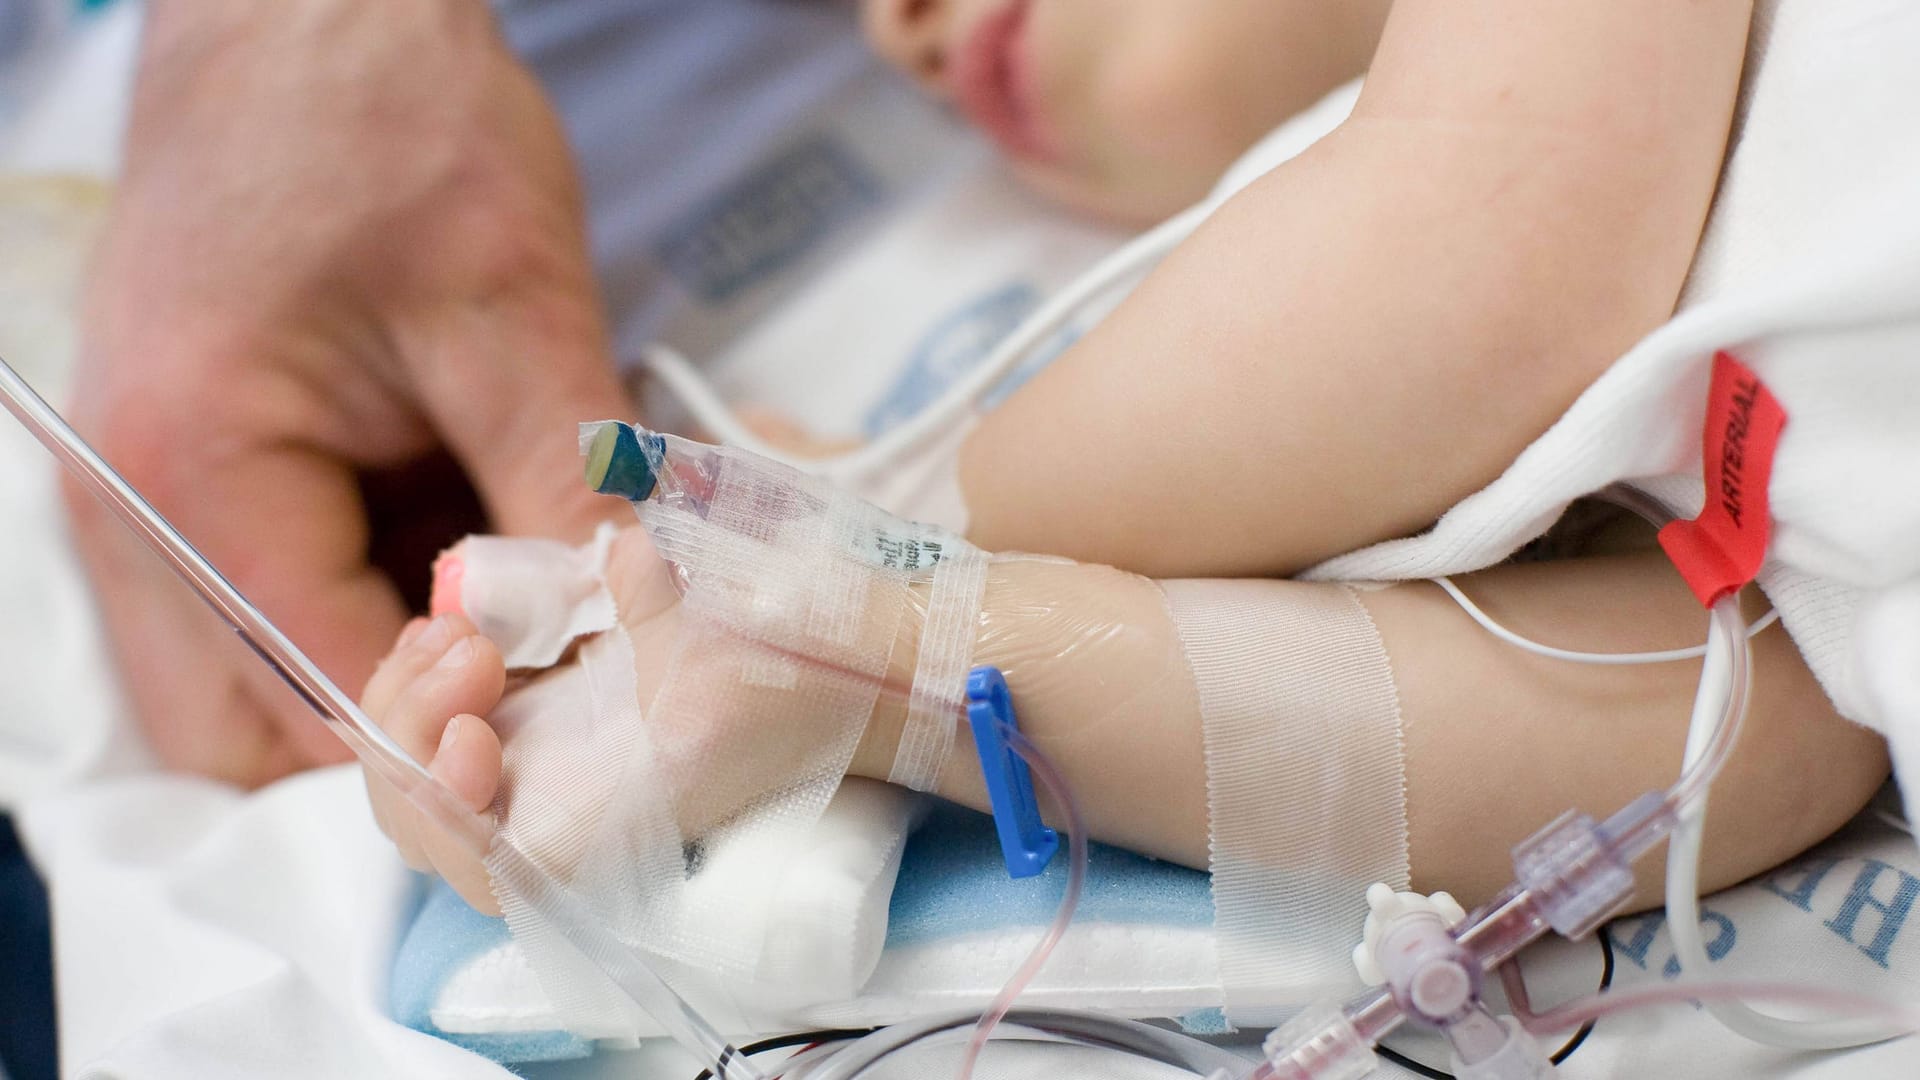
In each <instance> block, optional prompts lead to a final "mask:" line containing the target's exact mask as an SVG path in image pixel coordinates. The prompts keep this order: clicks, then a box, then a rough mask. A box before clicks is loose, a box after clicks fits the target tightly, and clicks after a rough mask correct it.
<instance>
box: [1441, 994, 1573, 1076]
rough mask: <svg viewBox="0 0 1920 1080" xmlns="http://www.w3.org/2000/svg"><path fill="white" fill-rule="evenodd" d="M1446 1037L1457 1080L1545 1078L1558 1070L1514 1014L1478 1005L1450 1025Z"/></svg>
mask: <svg viewBox="0 0 1920 1080" xmlns="http://www.w3.org/2000/svg"><path fill="white" fill-rule="evenodd" d="M1447 1041H1448V1043H1449V1044H1451V1045H1452V1047H1453V1061H1452V1065H1453V1075H1454V1076H1455V1077H1457V1078H1458V1080H1546V1078H1548V1077H1551V1076H1553V1075H1554V1074H1555V1070H1554V1067H1553V1062H1552V1061H1550V1060H1549V1059H1548V1058H1547V1055H1546V1054H1544V1053H1542V1052H1541V1050H1540V1044H1539V1043H1537V1042H1534V1040H1533V1036H1531V1035H1529V1034H1527V1030H1526V1029H1525V1028H1523V1027H1521V1026H1520V1022H1519V1021H1518V1020H1515V1019H1514V1018H1513V1017H1511V1016H1501V1017H1496V1016H1493V1015H1492V1014H1491V1013H1488V1012H1487V1011H1486V1010H1485V1009H1477V1010H1475V1011H1474V1013H1473V1014H1472V1015H1470V1016H1468V1017H1466V1018H1465V1019H1463V1020H1462V1021H1461V1022H1460V1023H1457V1024H1454V1025H1452V1026H1451V1027H1449V1028H1448V1029H1447Z"/></svg>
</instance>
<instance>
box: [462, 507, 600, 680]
mask: <svg viewBox="0 0 1920 1080" xmlns="http://www.w3.org/2000/svg"><path fill="white" fill-rule="evenodd" d="M616 533H617V530H616V529H615V528H614V526H613V525H612V524H611V523H607V524H603V525H601V526H600V528H599V530H598V531H597V532H595V533H594V537H593V540H592V541H591V542H590V543H588V544H586V545H585V546H582V547H574V546H572V545H569V544H563V543H560V542H558V541H554V540H535V539H529V538H525V537H506V536H470V537H468V538H467V539H466V540H464V541H462V542H461V544H460V545H459V547H457V548H456V549H454V551H451V552H448V553H447V554H445V555H442V556H441V558H440V560H439V562H437V563H436V564H435V572H436V574H438V573H440V572H441V571H442V568H444V567H446V566H447V565H448V564H449V562H453V561H457V562H458V563H459V564H460V565H461V570H460V573H459V577H458V581H459V587H458V589H459V596H458V604H457V610H460V611H463V612H465V613H466V615H467V616H468V617H469V618H471V619H472V620H473V623H474V625H475V626H476V627H477V628H478V629H479V631H480V633H481V634H483V635H485V636H486V637H487V638H488V639H489V640H491V641H492V642H493V643H494V644H495V645H497V646H499V648H500V653H501V659H502V660H503V661H504V662H505V664H506V666H507V668H508V669H509V670H532V669H539V668H545V667H549V666H551V665H552V664H553V663H554V662H555V661H557V660H558V659H560V657H561V655H563V654H564V653H565V652H566V650H567V648H568V647H569V646H571V645H572V644H573V643H574V642H575V641H577V640H579V639H580V638H583V637H586V636H587V635H589V634H597V633H599V632H601V631H603V630H606V629H607V628H608V627H611V626H612V625H613V623H614V610H613V597H612V596H610V595H608V593H607V590H606V589H605V588H604V587H603V585H602V576H603V575H604V574H605V572H606V565H607V553H608V551H609V550H610V549H611V548H612V546H613V538H614V536H615V535H616ZM436 602H437V601H436Z"/></svg>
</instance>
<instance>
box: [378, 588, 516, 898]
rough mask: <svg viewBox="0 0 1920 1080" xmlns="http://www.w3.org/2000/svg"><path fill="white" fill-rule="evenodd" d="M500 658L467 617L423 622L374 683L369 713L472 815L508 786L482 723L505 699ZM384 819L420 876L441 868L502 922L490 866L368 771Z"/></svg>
mask: <svg viewBox="0 0 1920 1080" xmlns="http://www.w3.org/2000/svg"><path fill="white" fill-rule="evenodd" d="M505 684H506V669H505V667H504V666H503V665H502V663H501V660H500V650H499V649H498V648H496V647H495V646H494V643H493V642H491V641H489V640H487V639H486V638H485V637H483V636H481V635H480V633H479V631H477V630H476V629H474V625H473V623H472V622H470V621H468V619H467V618H466V616H464V615H459V614H444V615H437V616H435V617H434V618H433V619H431V620H427V619H415V620H413V621H412V622H411V623H408V624H407V627H406V629H404V630H402V631H401V632H400V639H399V641H398V642H396V643H395V644H394V647H393V651H392V652H390V653H388V654H387V657H386V659H384V660H382V661H381V662H380V666H379V668H378V669H377V670H376V671H375V672H374V674H373V678H372V679H371V680H369V681H368V683H367V689H366V693H365V694H363V695H362V697H361V706H362V707H363V708H364V709H365V710H366V712H367V715H368V716H370V717H371V718H372V719H373V721H374V722H375V723H377V724H379V725H380V726H381V727H382V728H383V729H385V730H386V732H387V733H388V734H389V735H391V736H393V738H394V739H395V741H397V742H399V744H400V745H401V746H402V747H404V748H405V749H406V751H407V753H409V754H411V755H413V757H414V759H415V760H417V761H422V762H426V763H427V767H428V769H429V770H431V771H432V773H433V775H434V776H435V777H436V778H438V779H439V781H440V782H441V783H442V784H445V785H446V786H447V788H448V789H449V790H451V791H452V792H453V793H454V795H455V796H457V797H458V798H459V800H460V801H461V802H462V803H464V804H465V805H466V806H467V807H468V808H469V809H472V810H474V811H475V812H479V813H484V812H486V810H487V808H488V807H489V806H490V805H491V804H492V802H493V796H494V790H495V789H496V788H497V787H498V786H499V783H500V739H499V737H498V736H497V735H495V733H494V730H493V729H492V728H491V727H489V726H488V725H487V722H486V721H485V720H483V719H482V717H484V716H486V715H487V714H488V713H489V712H491V711H492V710H493V707H494V706H495V705H497V704H498V703H499V701H500V695H501V691H502V689H503V688H504V686H505ZM366 779H367V795H368V796H369V798H371V799H372V801H373V816H374V820H375V821H377V822H379V823H380V829H381V831H383V832H385V833H386V834H387V837H388V838H389V839H391V840H392V841H393V842H394V844H395V845H396V846H397V847H399V849H400V855H401V857H402V858H404V859H406V861H407V865H408V866H411V867H413V868H414V869H415V870H422V871H426V870H431V871H433V872H435V873H438V874H439V875H440V876H441V877H443V878H445V879H446V880H447V883H448V884H450V885H452V886H453V887H454V889H455V890H456V891H457V892H459V894H460V895H461V896H462V897H464V898H465V899H466V901H467V903H469V904H471V905H473V907H474V909H475V910H478V911H483V912H487V913H488V914H498V913H499V910H500V906H499V904H498V903H497V902H496V901H495V900H494V897H493V890H492V887H491V884H490V881H489V878H488V874H487V868H486V867H485V866H483V865H482V864H481V863H480V861H479V860H478V859H476V858H475V857H474V856H473V855H472V853H471V852H470V851H468V850H467V849H466V848H465V847H464V846H463V845H462V844H460V843H459V842H458V841H456V840H454V839H453V838H452V837H449V836H448V835H446V833H444V832H442V831H441V830H440V829H439V828H438V827H437V826H435V825H434V824H433V823H432V822H431V821H429V820H427V818H426V817H424V816H423V815H422V814H421V813H420V812H419V811H418V810H416V809H414V807H413V805H412V804H411V803H409V802H408V801H407V800H406V798H405V797H404V796H402V795H401V794H400V793H399V792H397V791H395V790H394V789H393V787H392V786H391V785H390V784H388V783H387V782H386V781H385V780H383V779H381V778H380V777H379V776H378V775H376V774H375V773H373V772H372V771H367V773H366Z"/></svg>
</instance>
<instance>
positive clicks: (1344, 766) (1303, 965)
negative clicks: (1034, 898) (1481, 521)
mask: <svg viewBox="0 0 1920 1080" xmlns="http://www.w3.org/2000/svg"><path fill="white" fill-rule="evenodd" d="M1166 595H1167V602H1168V606H1169V610H1170V611H1171V612H1172V615H1173V619H1174V624H1175V626H1176V627H1177V628H1178V631H1179V634H1180V639H1181V642H1182V645H1183V646H1184V647H1185V649H1186V652H1187V658H1188V662H1189V663H1190V665H1191V666H1192V669H1193V676H1194V680H1195V684H1196V686H1197V687H1198V690H1199V697H1200V710H1201V716H1202V726H1203V731H1204V736H1205V742H1206V762H1207V812H1208V829H1209V836H1208V842H1209V848H1210V852H1209V859H1210V862H1211V869H1212V871H1213V901H1214V925H1215V930H1216V933H1217V935H1218V938H1219V949H1220V958H1221V959H1220V966H1221V980H1222V983H1223V987H1224V990H1225V995H1226V1010H1227V1014H1228V1016H1229V1018H1230V1019H1233V1020H1235V1021H1236V1022H1248V1023H1258V1022H1264V1021H1267V1020H1269V1019H1270V1018H1271V1010H1270V1009H1269V1008H1267V1006H1271V1005H1272V1004H1273V1003H1276V1002H1285V1001H1290V1000H1291V1001H1299V1000H1302V999H1303V998H1308V999H1311V998H1313V997H1316V996H1323V995H1324V994H1326V993H1329V992H1330V993H1334V994H1336V995H1337V994H1338V993H1339V992H1341V991H1343V990H1345V989H1348V988H1350V987H1351V986H1352V985H1353V969H1352V966H1351V963H1350V959H1349V958H1350V956H1351V950H1352V947H1353V935H1354V934H1355V933H1357V932H1358V930H1359V928H1360V926H1361V922H1362V920H1363V918H1364V917H1365V915H1366V913H1367V906H1366V900H1365V894H1366V890H1367V886H1368V885H1369V884H1371V883H1373V882H1376V881H1380V882H1386V883H1388V884H1389V885H1392V886H1393V887H1394V888H1395V889H1404V888H1406V886H1407V880H1408V856H1407V815H1406V765H1405V759H1404V752H1403V748H1402V743H1401V733H1400V706H1399V696H1398V693H1397V691H1396V690H1395V687H1394V683H1393V671H1392V668H1391V666H1390V665H1389V663H1388V660H1387V655H1386V651H1385V649H1384V648H1383V647H1382V645H1381V642H1380V636H1379V633H1378V632H1377V631H1376V630H1375V629H1374V626H1373V620H1372V619H1371V618H1370V617H1369V616H1368V615H1367V612H1366V609H1365V608H1363V607H1362V606H1361V605H1360V603H1359V601H1358V600H1357V599H1355V597H1354V595H1353V593H1352V592H1351V590H1349V589H1346V588H1343V587H1338V586H1328V585H1301V584H1295V583H1292V582H1271V583H1263V584H1261V585H1258V586H1256V585H1252V584H1250V583H1248V582H1208V581H1173V582H1168V583H1166Z"/></svg>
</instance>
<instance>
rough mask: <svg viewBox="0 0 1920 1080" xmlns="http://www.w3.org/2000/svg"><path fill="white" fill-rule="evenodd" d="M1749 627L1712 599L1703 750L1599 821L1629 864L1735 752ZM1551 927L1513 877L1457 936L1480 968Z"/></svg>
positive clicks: (1699, 698) (1627, 503) (1631, 503)
mask: <svg viewBox="0 0 1920 1080" xmlns="http://www.w3.org/2000/svg"><path fill="white" fill-rule="evenodd" d="M1601 495H1602V497H1603V498H1606V499H1607V500H1608V501H1610V502H1613V503H1615V504H1617V505H1619V506H1622V507H1624V508H1626V509H1628V510H1631V511H1633V512H1634V513H1636V514H1639V515H1640V516H1641V517H1643V518H1646V519H1647V521H1649V522H1650V523H1652V524H1653V525H1655V526H1656V527H1657V526H1660V525H1664V524H1666V522H1667V521H1669V520H1671V519H1672V517H1673V514H1672V512H1671V511H1669V510H1668V509H1667V508H1666V507H1665V506H1662V505H1661V504H1660V503H1659V502H1657V501H1656V500H1654V499H1653V498H1651V497H1650V496H1648V495H1646V494H1644V493H1642V492H1640V491H1637V490H1635V489H1633V488H1630V487H1626V486H1624V485H1614V486H1612V487H1610V488H1608V489H1606V490H1605V491H1604V492H1602V493H1601ZM1746 629H1747V628H1746V620H1745V619H1744V618H1743V617H1742V616H1741V614H1740V602H1739V597H1738V594H1729V595H1727V596H1723V597H1721V598H1720V599H1719V600H1717V601H1715V602H1714V604H1713V607H1712V609H1711V620H1710V622H1709V624H1708V628H1707V650H1706V658H1705V662H1704V664H1703V666H1702V668H1701V672H1700V692H1699V694H1698V695H1696V697H1695V702H1694V707H1695V709H1696V711H1697V710H1699V709H1701V708H1705V707H1706V706H1707V705H1708V703H1709V702H1710V700H1711V698H1712V697H1718V698H1719V699H1720V701H1721V707H1720V709H1719V710H1718V712H1719V719H1718V722H1717V723H1716V724H1715V726H1714V729H1713V733H1712V735H1711V736H1710V738H1709V740H1708V743H1707V749H1706V751H1705V753H1703V754H1702V755H1701V756H1700V758H1699V759H1698V760H1697V761H1696V762H1695V764H1694V765H1693V766H1692V767H1691V768H1688V769H1686V770H1684V771H1683V772H1682V773H1681V775H1680V778H1679V779H1678V780H1676V781H1675V782H1674V783H1673V785H1672V786H1671V787H1669V788H1668V789H1667V790H1666V792H1665V793H1664V794H1660V795H1655V794H1654V793H1649V794H1648V795H1646V796H1642V797H1641V798H1640V799H1637V800H1635V801H1634V802H1633V803H1631V804H1629V805H1628V806H1627V807H1625V808H1623V809H1622V810H1621V811H1620V812H1619V813H1617V814H1615V815H1614V817H1613V818H1611V819H1609V820H1608V821H1607V822H1606V824H1605V825H1603V826H1602V827H1601V832H1602V834H1603V835H1605V836H1606V837H1607V840H1608V842H1609V844H1610V845H1611V847H1612V848H1613V850H1614V851H1616V852H1618V853H1619V854H1620V855H1621V856H1622V858H1623V860H1624V861H1626V862H1627V863H1629V864H1631V862H1632V861H1633V860H1634V859H1635V858H1637V857H1639V856H1640V855H1641V854H1643V853H1645V852H1646V851H1647V849H1649V848H1651V847H1653V846H1654V845H1655V844H1657V843H1659V842H1660V841H1661V840H1662V839H1664V838H1665V837H1666V835H1667V834H1668V833H1669V832H1671V831H1672V829H1673V825H1674V822H1675V820H1676V819H1677V818H1678V816H1679V815H1680V813H1681V812H1682V811H1683V810H1685V809H1686V808H1687V807H1689V806H1691V805H1692V804H1693V803H1694V802H1696V801H1698V800H1699V799H1701V798H1703V797H1704V796H1705V795H1706V793H1707V790H1708V788H1709V787H1711V786H1712V784H1713V781H1714V778H1715V777H1717V776H1718V775H1719V774H1720V770H1721V769H1722V768H1723V767H1724V766H1725V765H1726V763H1727V759H1728V758H1729V757H1731V756H1732V754H1733V747H1734V744H1735V742H1736V740H1737V739H1738V737H1739V734H1740V727H1741V724H1742V722H1743V721H1744V720H1745V718H1746V712H1747V687H1748V670H1747V669H1748V666H1749V659H1750V655H1749V646H1748V643H1747V634H1746ZM1551 929H1552V927H1551V926H1550V925H1549V923H1548V921H1547V918H1546V915H1545V913H1544V910H1543V908H1542V907H1541V903H1540V898H1539V897H1537V896H1535V895H1533V893H1532V892H1531V891H1530V890H1528V889H1526V888H1523V887H1522V886H1520V885H1519V884H1517V883H1516V884H1512V885H1509V886H1507V888H1506V889H1505V890H1504V891H1502V892H1501V893H1500V895H1498V896H1496V897H1495V898H1494V899H1493V900H1492V901H1490V902H1488V903H1487V904H1485V905H1482V906H1481V907H1480V908H1478V909H1477V910H1475V911H1474V912H1473V913H1472V914H1470V915H1468V916H1467V920H1466V922H1465V923H1464V924H1462V928H1461V929H1460V931H1459V932H1458V933H1457V934H1456V935H1455V937H1456V938H1457V940H1458V941H1459V942H1460V944H1462V945H1464V946H1466V947H1467V949H1468V950H1470V951H1471V952H1472V953H1473V954H1474V955H1475V956H1476V957H1477V958H1479V960H1480V964H1481V967H1482V969H1483V970H1487V971H1492V970H1494V969H1496V968H1498V967H1500V966H1501V965H1502V964H1505V963H1506V962H1507V961H1508V960H1510V959H1512V958H1513V957H1514V956H1515V955H1517V954H1518V953H1519V952H1520V950H1521V949H1523V948H1525V947H1526V946H1528V945H1530V944H1532V943H1533V942H1534V941H1535V940H1537V939H1538V938H1540V937H1541V936H1543V935H1544V934H1546V933H1547V932H1548V931H1549V930H1551ZM1621 1007H1623V1008H1624V1007H1627V1006H1626V1005H1625V1004H1623V1005H1622V1006H1621ZM1343 1012H1344V1014H1345V1016H1346V1019H1347V1022H1348V1023H1350V1024H1352V1025H1353V1028H1354V1031H1355V1033H1356V1034H1358V1035H1359V1037H1360V1038H1361V1039H1364V1040H1365V1041H1366V1042H1367V1043H1369V1044H1371V1043H1376V1042H1378V1041H1380V1039H1381V1038H1383V1037H1385V1036H1386V1035H1387V1034H1388V1033H1390V1032H1392V1031H1393V1030H1394V1029H1395V1028H1397V1027H1399V1026H1400V1024H1401V1022H1402V1021H1403V1020H1404V1019H1405V1016H1404V1015H1403V1014H1402V1013H1401V1011H1400V1007H1399V1005H1398V1004H1396V1003H1395V1002H1394V1000H1393V995H1392V994H1391V993H1390V992H1389V991H1388V990H1386V989H1385V988H1381V989H1378V990H1374V991H1371V992H1369V993H1368V994H1366V995H1365V996H1363V997H1361V998H1359V999H1357V1000H1356V1001H1354V1002H1352V1003H1350V1004H1349V1005H1347V1006H1346V1008H1345V1009H1344V1010H1343ZM1556 1019H1558V1018H1557V1017H1556ZM1247 1075H1248V1077H1249V1078H1250V1080H1273V1078H1275V1077H1278V1076H1280V1075H1281V1074H1280V1073H1279V1072H1277V1071H1276V1070H1275V1068H1274V1066H1273V1064H1272V1063H1271V1062H1262V1063H1261V1064H1260V1065H1258V1066H1256V1067H1255V1068H1254V1069H1253V1070H1252V1071H1251V1072H1249V1073H1248V1074H1247Z"/></svg>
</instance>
